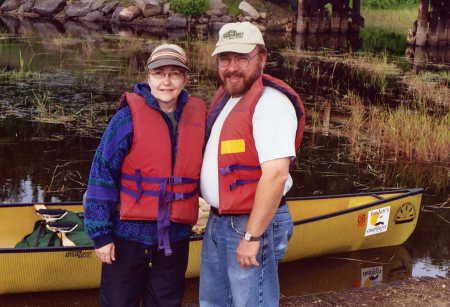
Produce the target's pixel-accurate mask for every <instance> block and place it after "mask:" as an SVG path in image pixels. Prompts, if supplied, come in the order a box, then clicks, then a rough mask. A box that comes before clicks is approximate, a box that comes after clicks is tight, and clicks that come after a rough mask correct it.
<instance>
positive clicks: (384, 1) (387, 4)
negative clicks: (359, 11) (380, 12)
mask: <svg viewBox="0 0 450 307" xmlns="http://www.w3.org/2000/svg"><path fill="white" fill-rule="evenodd" d="M418 3H419V0H364V1H362V3H361V4H362V6H363V7H365V8H372V9H392V8H399V7H401V6H410V5H417V4H418Z"/></svg>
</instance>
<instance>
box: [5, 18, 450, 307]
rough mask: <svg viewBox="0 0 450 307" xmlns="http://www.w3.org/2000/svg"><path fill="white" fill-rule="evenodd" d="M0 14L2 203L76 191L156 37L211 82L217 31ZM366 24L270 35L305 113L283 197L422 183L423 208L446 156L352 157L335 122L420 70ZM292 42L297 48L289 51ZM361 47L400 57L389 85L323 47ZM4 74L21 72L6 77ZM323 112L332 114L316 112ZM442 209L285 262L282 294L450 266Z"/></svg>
mask: <svg viewBox="0 0 450 307" xmlns="http://www.w3.org/2000/svg"><path fill="white" fill-rule="evenodd" d="M0 20H1V21H0V70H4V73H3V75H2V76H3V77H0V202H31V201H53V200H54V201H56V200H79V199H81V195H82V193H83V192H84V191H85V189H86V182H87V177H88V174H89V167H90V161H91V159H92V156H93V154H94V151H95V148H96V146H97V144H98V141H99V136H100V134H101V131H102V130H103V128H104V127H105V125H106V123H107V121H108V119H109V118H110V116H111V115H112V114H113V112H114V110H115V108H116V107H117V102H118V100H119V98H120V94H121V93H122V92H123V91H125V90H130V89H131V87H132V85H133V84H134V83H135V82H137V81H140V80H144V78H145V74H144V68H143V67H144V63H145V60H146V58H147V57H148V55H149V52H150V50H151V48H152V46H155V45H157V44H158V43H159V42H161V41H162V40H169V41H172V42H177V43H180V44H182V45H183V46H184V47H185V48H186V49H187V50H188V51H189V58H190V59H189V60H190V62H191V63H193V65H192V67H193V71H192V74H191V76H190V77H191V80H190V85H189V87H188V89H189V91H190V92H192V93H193V94H195V95H198V96H200V97H202V98H205V99H209V98H210V97H211V95H212V93H213V92H214V89H215V87H216V85H217V83H216V81H215V80H216V76H215V71H214V60H213V59H212V58H211V57H210V54H211V51H212V49H213V47H214V43H215V37H214V34H198V36H195V37H193V36H190V37H187V36H186V35H185V33H169V34H167V33H162V34H161V33H156V34H155V33H148V32H144V31H142V29H131V28H117V29H115V28H112V29H111V28H93V26H92V25H91V26H90V27H86V26H83V25H80V24H76V23H69V24H66V25H62V24H58V23H56V24H55V23H50V22H44V21H40V22H39V23H31V22H29V21H27V20H25V21H22V22H20V21H18V20H16V19H13V18H6V19H5V17H0ZM370 31H371V32H369V34H370V33H372V34H373V33H376V34H377V35H378V37H383V38H384V39H378V40H374V39H373V35H369V34H367V33H365V32H363V33H362V34H361V36H360V37H352V38H348V37H331V38H330V36H322V37H321V38H313V37H309V38H308V37H288V36H282V35H279V34H276V35H272V36H270V35H268V36H267V39H266V41H267V44H268V47H269V50H270V55H269V61H268V65H267V70H266V71H267V72H269V73H271V74H273V75H275V76H277V77H280V78H282V79H284V80H286V81H287V82H289V83H290V84H292V85H293V86H294V87H295V88H296V89H297V90H298V91H299V92H300V93H301V96H302V98H303V99H304V101H305V105H306V110H307V113H308V114H309V116H308V118H307V130H306V132H305V138H304V142H303V145H302V148H301V151H300V153H299V155H298V164H297V168H296V169H295V170H293V172H292V174H293V177H294V187H293V189H292V190H291V191H290V193H289V195H291V196H307V195H321V194H342V193H354V192H358V191H367V190H380V189H386V188H402V187H409V188H412V187H424V188H425V195H424V200H423V202H424V204H425V205H426V206H433V205H437V204H442V203H444V202H445V201H446V200H447V198H448V195H449V192H450V191H449V190H450V189H449V184H448V183H449V170H450V168H449V164H448V160H447V161H446V162H439V163H438V162H429V163H420V164H419V163H412V162H410V161H403V160H401V159H394V158H393V157H390V156H389V155H387V157H386V158H385V159H384V160H382V161H379V160H378V161H377V160H373V161H370V160H369V161H366V160H361V159H359V162H358V153H357V152H355V151H354V148H352V147H351V146H349V140H348V139H347V138H345V137H344V136H343V135H342V133H341V132H340V131H341V130H340V129H341V127H342V123H343V122H345V120H346V119H347V116H348V115H347V114H346V113H345V112H342V109H341V108H339V107H338V106H337V104H338V102H339V100H340V99H341V98H342V96H343V95H344V94H345V93H346V92H347V91H349V90H351V91H354V92H356V93H358V94H359V95H360V96H361V97H363V99H364V102H365V103H366V104H367V105H372V104H373V105H377V104H379V103H380V101H383V100H384V99H386V98H389V99H390V101H392V104H396V103H398V98H397V97H398V96H399V93H402V91H404V87H402V85H401V84H402V83H401V74H407V73H412V72H414V71H416V70H417V68H418V64H417V62H415V61H414V59H413V60H411V58H408V57H405V56H403V54H404V52H401V51H400V50H404V49H405V46H404V45H401V42H400V46H399V45H398V43H395V44H394V43H390V41H389V38H392V39H393V40H395V39H396V37H391V36H390V35H389V33H383V32H382V31H380V33H378V32H373V31H374V30H373V29H371V30H370ZM198 37H200V38H201V39H200V40H199V39H197V38H198ZM379 42H381V45H380V44H379ZM377 43H378V44H379V45H377ZM296 48H297V49H298V50H301V51H302V52H303V53H302V56H298V55H295V56H293V55H292V52H291V51H289V50H295V49H296ZM324 48H326V49H324ZM356 51H357V52H358V53H360V52H364V53H369V54H373V55H374V56H379V55H380V53H383V54H385V55H383V56H386V58H388V59H389V60H390V61H396V63H397V64H398V67H400V73H401V74H400V76H399V75H393V76H392V77H390V78H388V80H387V81H386V82H385V83H377V82H369V81H370V76H368V75H367V74H365V73H359V74H355V73H354V70H352V69H349V68H348V66H346V65H344V64H342V63H338V62H333V61H329V60H327V56H325V57H324V54H325V55H332V56H333V57H336V58H345V57H350V55H349V54H350V53H351V52H353V53H352V54H355V52H356ZM328 58H329V56H328ZM431 58H432V59H436V57H431ZM440 59H441V60H442V59H443V61H441V62H440V64H439V65H434V64H435V63H432V62H433V61H431V62H430V61H427V62H426V63H423V62H420V67H419V68H420V69H425V68H427V67H428V68H429V67H430V66H432V67H435V68H436V67H437V69H441V68H440V67H442V66H444V67H447V66H446V65H448V63H449V62H450V60H446V57H445V52H444V56H443V57H441V58H440ZM18 71H21V72H22V73H21V74H18V73H17V72H18ZM7 72H16V73H14V74H12V77H5V73H7ZM383 82H384V81H383ZM328 102H331V104H328ZM313 114H316V115H318V116H319V117H318V118H319V119H317V117H314V116H313ZM326 114H328V115H326ZM326 116H328V117H329V118H330V120H329V122H328V123H325V122H322V121H323V119H324V118H325V117H326ZM448 211H449V210H448V209H447V210H446V209H440V210H436V209H433V210H431V209H430V210H427V211H425V212H422V213H421V218H420V220H419V223H418V225H417V228H416V230H415V232H414V234H413V235H412V237H411V238H410V239H409V240H408V241H407V242H406V243H405V244H404V245H403V246H401V247H393V248H383V249H376V250H371V251H361V252H357V253H352V254H348V255H333V256H327V257H323V258H317V259H305V260H302V261H297V262H293V263H286V264H282V265H281V266H280V276H281V278H280V279H281V281H280V282H281V287H282V293H283V294H284V295H302V294H309V293H317V292H321V291H329V290H335V289H344V288H351V287H361V286H369V285H371V284H375V283H379V282H389V281H392V280H398V279H403V278H406V277H408V276H433V277H434V276H445V275H448V274H449V273H448V271H449V268H450V260H449V259H450V236H448V235H447V234H448V232H449V230H450V225H449V222H448V221H449V220H450V214H449V212H448ZM292 272H296V274H292ZM338 276H339V277H340V276H345V278H337V277H338ZM368 277H370V278H368ZM196 283H197V281H196V280H190V281H187V284H188V291H187V294H186V300H185V301H186V302H195V301H196ZM97 295H98V293H97V291H96V290H89V291H77V292H62V293H58V294H51V298H52V301H55V302H57V301H58V300H66V299H67V298H69V301H70V302H71V304H72V305H73V306H76V305H80V304H81V305H82V306H95V305H96V297H97ZM49 297H50V295H49V294H39V295H37V294H36V295H33V300H34V301H42V305H41V306H50V305H45V304H50V303H48V300H49ZM30 299H31V298H30V295H28V294H23V295H15V296H4V298H2V304H3V302H6V303H7V304H8V306H23V305H25V304H27V302H29V301H30ZM6 303H5V304H6ZM53 306H57V305H53Z"/></svg>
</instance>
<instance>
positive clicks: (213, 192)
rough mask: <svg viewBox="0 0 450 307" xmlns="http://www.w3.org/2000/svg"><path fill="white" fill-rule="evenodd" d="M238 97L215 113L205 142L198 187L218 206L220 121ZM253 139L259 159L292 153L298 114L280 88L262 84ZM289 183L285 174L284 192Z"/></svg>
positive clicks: (289, 178) (280, 156) (290, 155)
mask: <svg viewBox="0 0 450 307" xmlns="http://www.w3.org/2000/svg"><path fill="white" fill-rule="evenodd" d="M239 100H240V97H237V98H230V99H229V100H228V101H227V103H226V104H225V106H224V108H223V109H222V111H221V112H220V114H219V116H218V117H217V119H216V121H215V123H214V125H213V127H212V129H211V134H210V136H209V140H208V142H207V144H206V148H205V153H204V156H203V165H202V170H201V174H200V189H201V193H202V196H203V198H204V199H205V200H206V202H208V203H209V204H211V205H212V206H214V207H216V208H218V207H219V177H218V161H217V158H218V150H219V138H220V132H221V130H222V126H223V123H224V121H225V119H226V118H227V116H228V114H229V113H230V112H231V110H232V109H233V107H234V106H235V105H236V104H237V102H238V101H239ZM252 124H253V139H254V140H255V145H256V151H257V152H258V158H259V163H260V164H261V163H263V162H265V161H270V160H274V159H279V158H286V157H295V135H296V132H297V115H296V113H295V108H294V106H293V105H292V102H291V101H290V100H289V98H287V97H286V95H284V94H283V93H281V92H280V91H278V90H276V89H274V88H272V87H265V88H264V92H263V94H262V96H261V98H260V99H259V102H258V103H257V105H256V107H255V112H254V113H253V120H252ZM291 187H292V178H291V176H289V177H288V180H286V183H285V185H284V195H286V193H287V192H288V191H289V189H290V188H291Z"/></svg>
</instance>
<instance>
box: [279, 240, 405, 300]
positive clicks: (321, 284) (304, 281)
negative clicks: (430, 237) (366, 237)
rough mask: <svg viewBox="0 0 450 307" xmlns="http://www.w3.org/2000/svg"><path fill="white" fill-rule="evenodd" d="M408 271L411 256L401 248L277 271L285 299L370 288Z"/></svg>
mask: <svg viewBox="0 0 450 307" xmlns="http://www.w3.org/2000/svg"><path fill="white" fill-rule="evenodd" d="M411 271H412V263H411V256H410V254H409V252H408V250H407V249H406V248H405V247H403V246H395V247H386V248H379V249H372V250H365V251H358V252H352V253H346V254H338V255H332V256H326V257H320V258H313V259H304V260H300V261H295V262H289V263H283V264H282V265H280V268H279V272H280V282H281V293H282V294H283V295H286V296H294V295H304V294H312V293H320V292H327V291H336V290H341V289H347V288H360V287H370V286H373V285H376V284H380V283H388V282H392V281H395V280H401V279H405V278H408V277H410V276H411ZM294 272H295V273H294Z"/></svg>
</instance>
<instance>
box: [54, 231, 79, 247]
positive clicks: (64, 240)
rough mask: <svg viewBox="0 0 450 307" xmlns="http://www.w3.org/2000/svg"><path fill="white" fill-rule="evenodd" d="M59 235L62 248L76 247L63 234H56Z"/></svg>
mask: <svg viewBox="0 0 450 307" xmlns="http://www.w3.org/2000/svg"><path fill="white" fill-rule="evenodd" d="M58 234H61V241H62V245H63V246H76V245H75V243H73V241H72V240H70V239H69V238H68V237H67V235H66V234H65V233H64V232H58Z"/></svg>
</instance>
